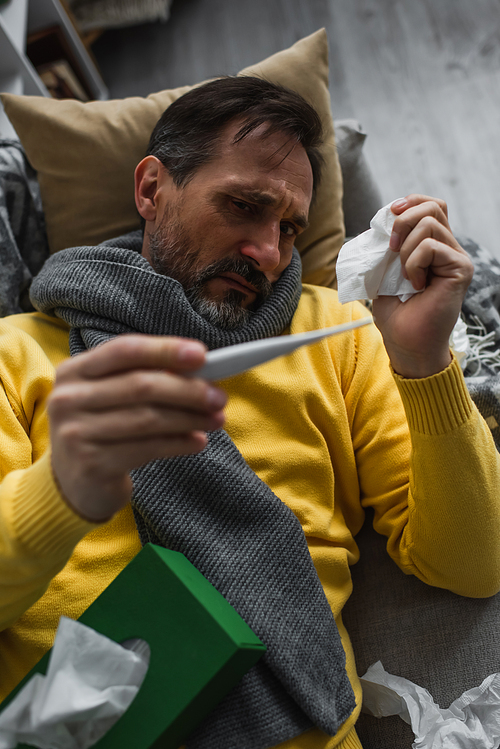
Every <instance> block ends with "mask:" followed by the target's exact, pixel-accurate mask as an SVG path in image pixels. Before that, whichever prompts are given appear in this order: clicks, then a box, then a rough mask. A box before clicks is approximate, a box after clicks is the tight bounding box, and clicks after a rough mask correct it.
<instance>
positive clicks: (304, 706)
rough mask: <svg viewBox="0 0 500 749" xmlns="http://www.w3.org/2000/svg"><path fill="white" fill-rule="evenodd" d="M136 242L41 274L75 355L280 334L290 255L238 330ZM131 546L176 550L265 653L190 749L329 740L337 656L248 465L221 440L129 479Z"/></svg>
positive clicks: (308, 564)
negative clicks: (208, 315) (158, 341)
mask: <svg viewBox="0 0 500 749" xmlns="http://www.w3.org/2000/svg"><path fill="white" fill-rule="evenodd" d="M140 247H141V237H140V233H138V232H134V233H133V234H130V235H125V236H124V237H120V238H118V239H117V240H113V241H110V242H107V243H105V244H103V245H101V246H99V247H77V248H73V249H71V250H65V251H64V252H61V253H58V254H56V255H54V256H52V258H50V259H49V261H48V262H47V263H46V264H45V266H44V268H43V269H42V271H41V273H40V274H39V275H38V276H37V278H35V280H34V282H33V284H32V287H31V299H32V302H33V305H34V306H35V307H36V309H38V310H40V311H41V312H45V313H47V314H53V315H56V316H58V317H61V318H62V319H64V320H66V321H67V322H68V323H69V324H70V325H71V327H72V330H71V333H70V349H71V353H72V355H74V354H77V353H79V352H81V351H84V350H85V349H90V348H92V347H94V346H97V345H99V344H100V343H103V342H105V341H106V340H109V339H110V338H112V337H113V336H115V335H118V334H120V333H130V332H140V333H148V334H158V335H179V336H187V337H193V338H198V339H200V340H202V341H204V343H205V344H206V345H207V346H208V347H209V348H210V349H213V348H218V347H221V346H227V345H230V344H233V343H239V342H242V341H247V340H254V339H257V338H262V337H268V336H273V335H279V334H280V333H282V332H283V330H284V329H285V328H286V327H287V326H288V325H289V323H290V321H291V319H292V316H293V314H294V311H295V309H296V306H297V304H298V300H299V297H300V292H301V283H300V273H301V267H300V258H299V257H298V253H296V251H295V253H294V256H293V260H292V263H291V265H290V266H289V267H288V268H287V270H286V271H285V272H284V273H283V275H282V276H281V278H280V279H279V281H278V282H277V283H276V285H275V288H274V291H273V293H272V294H271V296H270V297H269V299H268V300H266V301H265V302H264V303H263V304H262V306H261V307H260V308H259V309H258V310H257V312H256V313H255V314H254V315H253V316H252V318H251V320H250V321H249V322H248V323H247V324H245V325H244V326H242V327H240V328H238V329H236V330H232V331H225V330H221V329H219V328H217V327H215V326H213V325H210V324H209V323H208V322H206V321H205V320H204V319H202V318H201V317H200V316H199V315H198V314H197V313H195V312H194V310H193V308H192V307H191V305H190V304H189V302H188V301H187V299H186V297H185V294H184V291H183V289H182V286H181V285H180V284H179V283H178V282H177V281H174V280H173V279H171V278H167V277H165V276H162V275H159V274H157V273H155V272H154V271H153V269H152V268H151V266H150V265H149V264H148V262H147V261H146V260H145V259H144V258H143V257H142V256H141V255H140V254H139V252H138V251H140ZM132 478H133V483H134V492H133V500H132V506H133V510H134V515H135V519H136V523H137V528H138V531H139V534H140V538H141V542H142V543H143V544H144V543H147V542H149V541H151V542H153V543H156V544H159V545H161V546H164V547H166V548H169V549H173V550H175V551H180V552H182V553H183V554H185V556H186V557H187V558H188V559H189V560H190V561H191V562H192V564H194V565H195V567H197V569H198V570H199V571H200V572H201V573H202V574H203V575H205V577H206V578H207V579H208V580H209V581H210V582H211V583H212V584H213V585H214V586H215V587H216V588H217V589H218V590H219V591H220V592H221V593H222V595H223V596H224V597H225V598H226V599H227V600H228V601H229V603H231V604H232V605H233V606H234V608H235V609H236V610H237V611H238V613H239V614H240V615H241V616H242V617H243V619H244V620H245V621H246V622H247V623H248V625H249V626H250V627H251V628H252V630H253V631H254V632H255V633H256V634H257V635H258V637H260V638H261V640H262V641H263V642H264V643H265V644H266V646H267V653H266V654H265V656H264V657H263V658H262V659H261V661H260V662H259V663H258V664H257V665H256V666H254V667H253V668H252V669H251V670H250V671H249V672H248V673H247V674H246V675H245V676H244V677H243V679H242V680H241V682H240V683H239V684H238V686H237V687H235V688H234V689H233V690H232V691H231V692H230V693H229V694H228V695H227V696H226V697H225V698H224V699H223V700H222V702H221V703H219V705H218V706H217V708H216V709H215V710H214V711H213V712H212V713H211V715H210V716H209V717H208V718H207V719H206V720H205V721H204V722H203V723H202V724H201V725H200V726H199V727H198V728H197V729H195V730H194V731H193V733H192V734H191V736H190V738H189V741H188V742H187V744H188V747H189V749H236V748H237V749H264V748H265V747H271V746H274V745H275V744H278V743H280V742H282V741H286V740H288V739H291V738H293V737H294V736H297V735H299V734H301V733H302V732H304V731H305V730H307V729H309V728H311V727H312V726H317V727H319V728H321V729H322V730H323V731H324V732H325V733H327V734H329V735H334V734H335V733H336V732H337V730H338V728H339V726H340V725H341V724H342V723H343V722H344V721H345V720H346V718H347V717H348V716H349V715H350V713H351V712H352V710H353V708H354V704H355V702H354V695H353V692H352V688H351V685H350V683H349V680H348V678H347V674H346V671H345V653H344V650H343V647H342V643H341V640H340V636H339V633H338V630H337V626H336V623H335V620H334V618H333V616H332V613H331V610H330V607H329V605H328V602H327V600H326V597H325V594H324V591H323V588H322V586H321V583H320V581H319V579H318V575H317V573H316V570H315V568H314V565H313V563H312V559H311V556H310V554H309V550H308V547H307V543H306V540H305V536H304V532H303V530H302V527H301V525H300V522H299V521H298V519H297V518H296V517H295V515H294V514H293V513H292V511H291V510H290V509H289V508H288V507H287V506H286V505H285V504H284V503H283V502H281V500H280V499H279V498H278V497H277V496H276V495H275V494H273V492H272V491H271V489H270V488H269V487H268V486H267V485H266V484H265V483H264V482H263V481H261V479H260V478H259V477H258V476H257V475H256V474H255V473H254V471H252V469H251V468H250V467H249V466H248V465H247V463H246V462H245V460H244V458H243V457H242V455H241V453H240V452H239V451H238V449H237V448H236V446H235V444H234V443H233V442H232V440H231V439H230V437H229V436H228V435H227V433H226V432H225V431H223V430H222V429H220V430H217V431H215V432H212V433H211V434H210V435H209V443H208V445H207V447H206V448H205V449H204V450H203V451H202V452H201V453H200V454H198V455H189V456H182V457H178V458H170V459H165V460H155V461H152V462H150V463H148V464H147V465H145V466H143V467H141V468H139V469H137V470H135V471H133V472H132Z"/></svg>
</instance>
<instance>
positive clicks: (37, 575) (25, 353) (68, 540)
mask: <svg viewBox="0 0 500 749" xmlns="http://www.w3.org/2000/svg"><path fill="white" fill-rule="evenodd" d="M0 344H1V345H2V349H3V351H4V352H5V356H4V357H3V360H2V363H1V366H0V424H1V428H0V630H1V629H4V628H6V627H8V626H10V624H12V623H13V622H14V621H16V620H17V619H18V618H19V616H20V615H21V614H23V613H24V612H25V611H26V610H27V609H28V608H29V607H30V606H31V605H32V604H33V603H34V602H35V601H36V600H38V598H40V597H41V596H42V595H43V593H44V592H45V590H46V588H47V587H48V585H49V583H50V581H51V580H52V578H53V577H54V576H55V575H56V574H57V573H58V572H59V571H60V570H61V569H62V568H63V567H64V565H65V564H66V562H67V560H68V558H69V557H70V555H71V553H72V551H73V549H74V547H75V545H76V544H77V543H78V541H79V540H80V539H81V538H82V537H83V536H84V535H85V534H86V533H88V531H89V530H92V529H93V528H95V527H96V526H95V525H94V524H91V523H88V522H86V521H84V520H82V519H81V518H79V517H78V516H77V515H76V514H75V513H74V512H73V511H72V510H71V509H70V508H69V507H68V506H67V505H66V503H65V501H64V500H63V498H62V497H61V495H60V493H59V491H58V488H57V486H56V484H55V482H54V478H53V474H52V469H51V463H50V452H49V448H48V443H49V438H48V425H47V419H46V413H45V402H46V397H47V395H48V393H49V392H50V389H51V385H52V379H53V377H52V373H51V369H53V368H52V367H51V366H50V364H49V363H48V362H47V360H46V358H45V357H44V356H43V354H41V353H40V352H39V351H37V352H36V356H33V349H32V347H31V346H30V345H29V341H27V340H26V338H25V337H23V335H22V334H21V335H20V334H19V332H18V331H17V332H16V331H12V330H9V328H8V326H6V325H2V326H0ZM25 344H26V345H25ZM9 359H12V360H11V361H10V360H9ZM16 373H17V374H16ZM27 373H28V376H27ZM18 380H19V382H18ZM21 381H22V384H21Z"/></svg>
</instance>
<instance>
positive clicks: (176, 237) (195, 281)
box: [149, 212, 273, 330]
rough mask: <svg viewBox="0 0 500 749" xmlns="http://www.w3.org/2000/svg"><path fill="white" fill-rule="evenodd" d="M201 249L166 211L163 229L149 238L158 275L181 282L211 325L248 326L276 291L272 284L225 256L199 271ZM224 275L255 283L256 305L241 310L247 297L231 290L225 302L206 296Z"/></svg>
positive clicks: (243, 263)
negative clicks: (210, 285)
mask: <svg viewBox="0 0 500 749" xmlns="http://www.w3.org/2000/svg"><path fill="white" fill-rule="evenodd" d="M199 253H200V248H198V247H196V246H195V245H194V243H193V242H192V241H191V239H190V237H189V235H188V232H187V231H186V230H185V228H184V227H183V226H182V224H181V223H180V222H179V221H178V220H175V219H170V218H169V216H168V213H167V212H166V213H165V215H164V217H163V221H162V223H161V224H160V226H159V227H158V228H157V229H156V230H155V231H154V232H152V233H150V235H149V256H150V262H151V265H152V266H153V268H154V270H155V271H156V272H157V273H161V274H162V275H164V276H169V277H170V278H174V279H175V280H176V281H179V282H180V283H181V284H182V286H183V287H184V291H185V293H186V297H187V299H188V301H189V302H190V304H191V306H192V307H193V309H194V310H195V312H197V313H198V314H199V315H200V316H201V317H203V318H204V319H205V320H207V321H208V322H209V323H211V324H212V325H216V326H218V327H220V328H224V329H225V330H233V329H235V328H239V327H241V326H242V325H245V323H247V322H248V321H249V320H250V318H251V317H252V315H253V314H254V312H255V311H256V310H257V309H258V307H259V306H260V305H261V304H262V302H263V301H264V300H265V299H267V298H268V297H269V296H270V295H271V293H272V290H273V287H272V284H271V282H270V281H269V280H268V279H267V278H266V276H265V275H264V274H263V273H261V272H260V271H258V270H256V269H255V268H254V267H253V265H252V264H251V262H247V261H246V260H244V259H243V258H242V257H225V258H221V259H220V260H216V261H215V262H213V263H211V264H210V265H208V266H205V267H204V268H202V269H200V268H198V267H197V260H198V256H199ZM221 273H237V274H238V275H239V276H241V277H242V278H244V279H245V281H248V283H250V284H252V286H253V287H254V288H255V289H257V291H258V294H257V298H256V300H255V301H254V302H253V304H252V305H251V306H250V307H248V308H245V307H242V303H243V301H244V300H245V296H246V295H245V294H244V292H242V291H237V290H236V289H228V290H227V291H226V293H225V294H224V297H223V298H222V299H217V300H216V299H213V298H211V297H210V295H208V294H207V289H206V284H207V282H208V281H210V280H211V279H212V278H215V277H216V276H219V275H220V274H221Z"/></svg>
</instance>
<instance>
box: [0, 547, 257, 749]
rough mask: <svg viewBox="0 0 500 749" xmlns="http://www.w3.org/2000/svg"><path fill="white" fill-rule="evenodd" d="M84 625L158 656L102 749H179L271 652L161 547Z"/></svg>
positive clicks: (132, 568)
mask: <svg viewBox="0 0 500 749" xmlns="http://www.w3.org/2000/svg"><path fill="white" fill-rule="evenodd" d="M80 621H81V622H82V623H83V624H86V625H88V626H89V627H92V628H93V629H95V630H96V631H97V632H100V633H101V634H103V635H106V636H107V637H109V638H110V639H112V640H115V642H123V641H124V640H128V639H130V638H134V637H140V638H142V639H143V640H146V642H147V643H148V644H149V646H150V648H151V660H150V663H149V669H148V672H147V674H146V677H145V679H144V681H143V683H142V686H141V688H140V690H139V693H138V694H137V696H136V698H135V700H134V701H133V702H132V704H131V705H130V707H129V708H128V710H127V711H126V712H125V714H124V715H122V717H121V718H120V719H119V720H118V722H117V723H115V725H114V726H113V727H112V728H111V729H110V730H109V731H108V733H107V734H106V735H105V736H104V737H103V738H102V739H101V740H100V741H99V742H98V743H97V744H95V749H124V747H134V749H150V748H152V747H154V749H178V747H180V746H181V744H182V743H183V742H184V740H185V739H186V738H187V736H188V735H189V734H190V733H191V731H192V730H193V729H194V728H195V727H196V726H197V725H198V724H199V723H200V722H201V720H202V719H203V718H205V717H206V716H207V715H208V714H209V713H210V711H211V710H212V709H213V708H214V707H215V706H216V705H217V703H218V702H219V701H220V700H221V699H222V698H223V697H224V695H225V694H227V692H229V690H230V689H231V688H232V687H233V686H235V685H236V684H237V683H238V681H239V680H240V679H241V677H242V676H243V675H244V674H245V673H246V672H247V671H248V670H249V669H250V668H251V667H252V666H253V665H254V664H255V663H256V662H257V661H258V660H259V658H260V657H261V656H262V654H263V653H264V652H265V649H266V648H265V646H264V645H263V644H262V643H261V641H260V640H259V639H258V638H257V636H256V635H255V634H254V633H253V632H252V630H251V629H250V628H249V627H248V625H247V624H246V623H245V622H244V621H243V619H242V618H241V617H240V616H239V614H237V613H236V611H235V610H234V609H233V607H232V606H230V604H229V603H228V602H227V601H226V600H225V598H224V597H223V596H221V594H220V593H219V592H218V591H217V590H216V589H215V588H214V587H213V586H212V585H211V584H210V583H209V582H208V581H207V580H206V579H205V578H204V577H203V575H202V574H201V573H200V572H198V570H197V569H196V568H195V567H193V565H192V564H191V563H190V562H188V560H187V559H186V557H185V556H184V555H183V554H179V553H178V552H175V551H169V550H167V549H163V548H161V547H159V546H154V545H153V544H148V545H147V546H145V547H144V548H143V549H142V550H141V551H140V552H139V554H138V555H137V556H136V557H135V558H134V559H133V560H132V561H131V562H130V564H128V565H127V567H125V569H124V570H123V571H122V572H121V573H120V575H118V577H117V578H116V579H115V580H114V581H113V582H112V583H111V585H109V586H108V587H107V588H106V590H105V591H104V592H103V593H102V594H101V595H100V596H99V598H97V600H96V601H94V603H93V604H92V605H91V606H89V608H88V609H87V610H86V611H85V612H84V614H82V616H81V617H80ZM48 658H49V653H47V654H46V655H45V656H44V657H43V658H42V659H41V660H40V661H39V662H38V664H37V665H36V666H35V667H34V668H33V669H32V671H31V672H30V673H29V674H28V675H27V676H26V678H25V679H24V680H23V682H22V683H21V684H20V685H19V686H18V687H17V688H16V689H15V690H14V691H13V692H12V693H11V695H9V697H8V698H7V699H6V700H5V702H4V703H3V705H2V708H3V707H6V705H7V703H8V702H10V701H11V699H12V698H13V697H14V695H15V694H16V693H17V692H18V691H19V689H21V687H22V686H23V684H24V683H25V682H26V681H27V680H28V679H29V678H30V677H31V676H32V675H33V674H34V673H37V672H38V673H45V671H46V669H47V662H48ZM25 748H26V749H27V747H26V745H24V744H23V745H18V749H25Z"/></svg>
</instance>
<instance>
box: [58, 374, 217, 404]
mask: <svg viewBox="0 0 500 749" xmlns="http://www.w3.org/2000/svg"><path fill="white" fill-rule="evenodd" d="M226 401H227V396H226V394H225V393H224V391H223V390H221V389H220V388H217V387H214V386H213V385H211V384H209V383H207V382H206V381H204V380H200V379H198V378H192V379H187V378H186V377H182V376H179V375H176V374H171V373H169V372H158V371H148V370H146V371H136V372H127V373H125V374H118V375H115V376H112V377H107V378H105V379H101V380H83V381H82V380H77V381H76V382H74V381H70V382H67V383H65V382H64V380H63V383H62V384H60V383H59V382H57V383H56V387H55V388H54V390H53V392H52V394H51V396H50V400H49V403H50V409H51V413H52V414H53V415H57V414H58V413H70V412H72V411H94V412H95V411H101V410H102V411H108V410H112V409H114V408H123V407H124V406H130V407H132V408H133V407H136V406H138V405H141V404H145V403H149V404H151V405H153V404H157V405H160V406H169V405H171V406H174V407H176V408H185V409H188V410H191V411H193V412H197V411H198V412H201V413H209V412H211V411H218V410H219V409H221V408H223V407H224V406H225V404H226Z"/></svg>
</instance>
